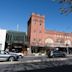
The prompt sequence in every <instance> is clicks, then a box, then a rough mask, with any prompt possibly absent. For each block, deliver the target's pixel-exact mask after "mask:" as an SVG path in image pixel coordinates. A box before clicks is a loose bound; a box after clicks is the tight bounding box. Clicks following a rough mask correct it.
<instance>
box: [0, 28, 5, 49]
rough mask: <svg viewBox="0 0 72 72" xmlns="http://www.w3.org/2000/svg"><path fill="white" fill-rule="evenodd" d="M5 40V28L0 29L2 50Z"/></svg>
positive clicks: (0, 47) (0, 46)
mask: <svg viewBox="0 0 72 72" xmlns="http://www.w3.org/2000/svg"><path fill="white" fill-rule="evenodd" d="M5 40H6V30H4V29H0V50H4V48H5Z"/></svg>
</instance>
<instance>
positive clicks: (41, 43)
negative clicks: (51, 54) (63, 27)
mask: <svg viewBox="0 0 72 72" xmlns="http://www.w3.org/2000/svg"><path fill="white" fill-rule="evenodd" d="M28 41H29V46H30V47H31V49H32V52H34V51H37V52H39V51H40V50H41V49H42V50H43V51H44V50H45V48H46V49H55V48H59V50H63V51H66V52H69V53H72V33H65V32H58V31H52V30H46V29H45V16H41V15H39V14H35V13H32V15H31V17H30V18H29V20H28ZM37 48H38V49H37Z"/></svg>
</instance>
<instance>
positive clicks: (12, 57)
mask: <svg viewBox="0 0 72 72" xmlns="http://www.w3.org/2000/svg"><path fill="white" fill-rule="evenodd" d="M18 59H19V56H18V55H16V54H9V52H6V51H0V61H17V60H18Z"/></svg>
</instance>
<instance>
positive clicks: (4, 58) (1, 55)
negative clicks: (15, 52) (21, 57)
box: [0, 52, 8, 61]
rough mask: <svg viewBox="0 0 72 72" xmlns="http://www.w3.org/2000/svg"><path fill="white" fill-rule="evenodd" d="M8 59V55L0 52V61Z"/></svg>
mask: <svg viewBox="0 0 72 72" xmlns="http://www.w3.org/2000/svg"><path fill="white" fill-rule="evenodd" d="M7 58H8V54H6V53H5V52H0V61H5V60H7Z"/></svg>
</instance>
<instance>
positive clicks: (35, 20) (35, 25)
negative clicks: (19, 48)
mask: <svg viewBox="0 0 72 72" xmlns="http://www.w3.org/2000/svg"><path fill="white" fill-rule="evenodd" d="M44 22H45V18H44V16H41V15H39V14H35V13H32V15H31V17H30V18H29V20H28V40H29V45H30V46H36V45H38V46H40V45H41V44H43V42H44V41H43V40H44V37H43V36H44V31H45V28H44Z"/></svg>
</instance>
